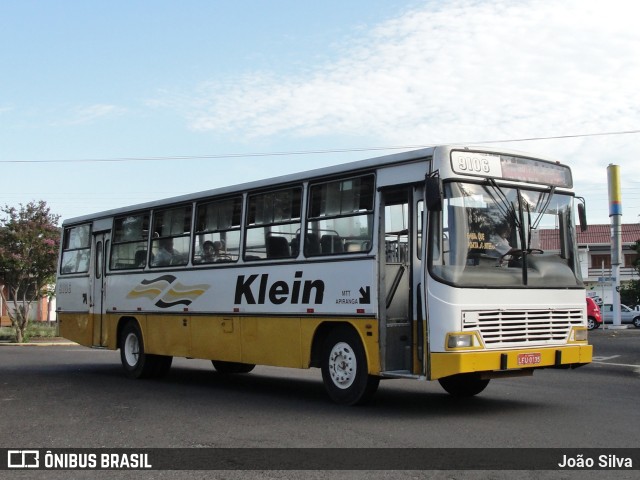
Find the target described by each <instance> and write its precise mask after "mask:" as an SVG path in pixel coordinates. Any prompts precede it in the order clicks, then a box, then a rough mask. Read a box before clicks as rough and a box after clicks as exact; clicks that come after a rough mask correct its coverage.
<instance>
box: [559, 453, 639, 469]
mask: <svg viewBox="0 0 640 480" xmlns="http://www.w3.org/2000/svg"><path fill="white" fill-rule="evenodd" d="M558 466H559V467H560V468H592V467H594V466H596V461H595V460H594V459H593V458H591V457H585V456H583V455H576V456H575V457H567V456H566V455H563V456H562V461H561V462H560V463H558ZM598 467H600V468H633V461H632V460H631V459H630V458H626V457H618V456H617V455H600V456H599V457H598Z"/></svg>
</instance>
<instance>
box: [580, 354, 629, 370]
mask: <svg viewBox="0 0 640 480" xmlns="http://www.w3.org/2000/svg"><path fill="white" fill-rule="evenodd" d="M616 356H619V355H616ZM591 363H597V364H598V365H610V366H612V367H628V368H633V369H634V370H636V371H637V373H640V365H631V364H628V363H610V362H593V361H592V362H591Z"/></svg>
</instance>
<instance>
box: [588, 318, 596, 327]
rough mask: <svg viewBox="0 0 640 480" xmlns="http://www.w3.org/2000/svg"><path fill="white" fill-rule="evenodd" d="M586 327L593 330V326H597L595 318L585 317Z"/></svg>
mask: <svg viewBox="0 0 640 480" xmlns="http://www.w3.org/2000/svg"><path fill="white" fill-rule="evenodd" d="M587 328H588V329H589V330H593V329H594V328H598V322H596V319H595V318H593V317H589V318H587Z"/></svg>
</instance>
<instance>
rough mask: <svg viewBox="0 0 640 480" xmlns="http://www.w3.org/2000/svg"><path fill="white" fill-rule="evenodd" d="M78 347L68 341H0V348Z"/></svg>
mask: <svg viewBox="0 0 640 480" xmlns="http://www.w3.org/2000/svg"><path fill="white" fill-rule="evenodd" d="M74 345H79V344H78V343H76V342H70V341H68V340H61V341H41V342H25V343H16V342H10V341H0V347H58V346H59V347H72V346H74Z"/></svg>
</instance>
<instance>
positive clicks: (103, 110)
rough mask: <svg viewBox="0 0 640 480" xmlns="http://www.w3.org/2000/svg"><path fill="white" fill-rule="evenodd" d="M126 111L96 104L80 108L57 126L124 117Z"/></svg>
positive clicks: (113, 106) (116, 107) (114, 106)
mask: <svg viewBox="0 0 640 480" xmlns="http://www.w3.org/2000/svg"><path fill="white" fill-rule="evenodd" d="M125 111H126V110H125V109H124V108H122V107H119V106H117V105H105V104H96V105H89V106H85V107H78V108H76V109H74V110H73V112H72V113H71V115H70V116H69V118H67V119H65V120H60V121H58V122H56V123H55V125H57V126H60V125H64V126H69V125H84V124H89V123H93V122H95V121H97V120H100V119H103V118H108V117H113V116H117V115H122V114H123V113H124V112H125Z"/></svg>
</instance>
